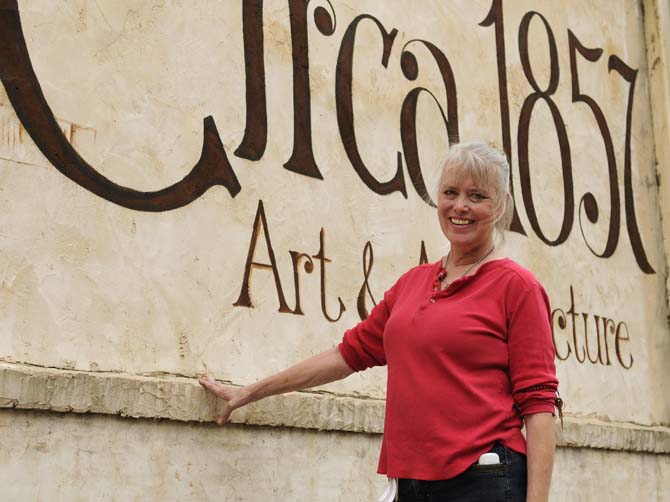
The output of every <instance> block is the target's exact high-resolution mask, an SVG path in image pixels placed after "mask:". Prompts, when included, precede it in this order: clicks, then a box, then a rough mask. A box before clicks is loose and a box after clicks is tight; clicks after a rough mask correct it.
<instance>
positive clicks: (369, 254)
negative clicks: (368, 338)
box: [356, 241, 377, 321]
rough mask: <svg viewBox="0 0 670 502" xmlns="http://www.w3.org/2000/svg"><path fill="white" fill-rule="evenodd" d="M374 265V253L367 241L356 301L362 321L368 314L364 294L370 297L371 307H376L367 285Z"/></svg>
mask: <svg viewBox="0 0 670 502" xmlns="http://www.w3.org/2000/svg"><path fill="white" fill-rule="evenodd" d="M374 264H375V253H374V251H373V250H372V243H371V242H370V241H367V242H366V243H365V247H364V248H363V284H362V285H361V289H360V290H359V291H358V298H357V299H356V310H358V317H360V318H361V320H362V321H363V320H365V319H367V317H368V314H369V311H368V307H367V304H366V301H365V296H366V293H367V296H369V297H370V300H372V304H373V306H376V305H377V302H376V301H375V298H374V296H372V291H370V284H369V283H368V280H369V279H370V274H371V273H372V267H373V266H374Z"/></svg>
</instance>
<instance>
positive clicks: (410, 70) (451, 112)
mask: <svg viewBox="0 0 670 502" xmlns="http://www.w3.org/2000/svg"><path fill="white" fill-rule="evenodd" d="M412 42H419V43H421V44H423V45H424V46H425V47H426V48H427V49H428V51H429V52H430V54H431V56H433V59H434V60H435V63H436V64H437V67H438V69H439V70H440V76H441V77H442V82H443V84H444V89H445V94H446V100H447V113H446V115H445V113H444V109H443V108H442V105H441V104H440V101H439V100H438V99H437V97H436V96H435V95H434V94H433V93H432V92H431V91H429V90H428V89H426V88H425V87H416V88H414V89H412V90H411V91H410V92H409V93H408V94H407V96H406V97H405V100H404V101H403V104H402V109H401V113H400V137H401V141H402V148H403V152H404V153H405V160H406V162H407V172H408V173H409V177H410V180H411V181H412V185H413V186H414V189H415V190H416V192H417V193H418V194H419V196H420V197H421V198H422V199H423V201H424V202H425V203H426V204H428V205H429V206H433V207H437V205H436V204H435V202H434V201H433V199H431V197H430V193H429V192H428V190H427V189H426V183H425V181H424V179H423V173H422V171H421V162H420V160H419V146H418V144H417V136H416V117H417V107H418V101H419V96H420V95H421V93H422V92H425V93H427V94H428V95H430V96H431V97H432V98H433V101H434V102H435V104H436V105H437V108H438V109H439V110H440V115H441V116H442V121H443V122H444V125H445V128H446V130H447V144H448V145H449V146H451V145H452V144H454V143H458V141H459V133H458V99H457V95H456V80H455V78H454V72H453V70H452V68H451V64H450V63H449V60H448V59H447V56H446V55H445V54H444V53H443V52H442V51H441V50H440V49H438V48H437V46H435V45H434V44H432V43H430V42H428V41H426V40H419V39H417V40H410V41H409V42H407V43H406V44H405V46H404V47H403V50H402V53H401V56H400V67H401V69H402V72H403V75H405V78H407V79H408V80H416V78H417V77H418V75H419V66H418V63H417V61H416V57H415V56H414V54H413V53H411V52H410V51H409V49H407V48H406V47H407V46H408V45H409V44H410V43H412ZM445 146H446V145H445ZM445 150H446V148H445Z"/></svg>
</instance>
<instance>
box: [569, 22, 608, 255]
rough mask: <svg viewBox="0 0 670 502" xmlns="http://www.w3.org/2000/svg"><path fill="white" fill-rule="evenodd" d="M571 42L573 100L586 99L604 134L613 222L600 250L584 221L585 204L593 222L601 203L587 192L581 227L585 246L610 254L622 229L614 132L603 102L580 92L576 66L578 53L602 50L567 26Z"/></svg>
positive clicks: (594, 54)
mask: <svg viewBox="0 0 670 502" xmlns="http://www.w3.org/2000/svg"><path fill="white" fill-rule="evenodd" d="M568 45H569V48H570V72H571V75H572V102H573V103H578V102H581V103H585V104H586V105H587V106H588V107H589V108H590V109H591V112H592V113H593V116H594V118H595V119H596V123H597V124H598V129H599V130H600V135H601V136H602V138H603V142H604V143H605V154H606V155H607V171H608V173H609V192H610V222H609V231H608V234H607V243H606V244H605V249H604V250H603V251H602V252H600V253H599V252H597V251H595V250H594V249H593V247H592V246H591V244H590V243H589V241H588V239H587V238H586V235H585V234H584V227H583V225H582V211H581V208H582V206H584V208H585V210H586V216H587V218H588V219H589V220H590V221H591V223H596V222H597V221H598V204H597V202H596V199H595V196H594V195H593V194H592V193H591V192H588V193H586V194H585V195H584V197H582V199H581V201H580V203H579V228H580V230H581V232H582V237H583V238H584V242H585V243H586V246H587V247H588V248H589V250H590V251H591V252H592V253H593V254H594V255H596V256H599V257H601V258H609V257H610V256H612V254H614V251H615V250H616V248H617V244H618V242H619V229H620V226H621V199H620V197H619V177H618V175H617V168H616V158H615V156H614V143H613V142H612V134H611V133H610V130H609V127H608V126H607V120H606V119H605V114H604V113H603V111H602V110H601V108H600V106H598V103H597V102H596V100H595V99H593V98H592V97H591V96H589V95H587V94H582V93H581V92H580V88H579V73H578V70H577V53H579V54H580V55H581V56H582V57H583V58H584V59H586V60H587V61H590V62H591V63H595V62H596V61H598V60H599V59H600V56H601V55H602V53H603V50H602V49H600V48H596V49H589V48H587V47H585V46H584V45H582V43H581V42H580V41H579V39H578V38H577V36H576V35H575V34H574V33H573V32H572V31H571V30H568Z"/></svg>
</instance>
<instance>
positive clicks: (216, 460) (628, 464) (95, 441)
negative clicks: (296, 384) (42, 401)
mask: <svg viewBox="0 0 670 502" xmlns="http://www.w3.org/2000/svg"><path fill="white" fill-rule="evenodd" d="M0 433H1V435H0V461H1V462H2V465H3V469H2V470H0V483H2V486H3V497H4V500H22V501H26V500H31V501H45V502H52V501H56V502H57V501H71V502H85V501H90V500H96V501H117V500H118V501H120V500H123V501H143V500H164V501H194V502H200V501H214V500H218V501H225V502H255V501H261V500H305V501H306V500H319V501H322V500H323V501H333V502H335V501H340V502H359V501H360V502H368V501H372V500H375V499H376V497H377V496H379V495H381V493H382V491H383V490H384V486H385V481H384V480H383V479H382V478H381V477H380V476H376V475H375V474H374V470H375V468H376V462H377V449H378V448H379V445H380V439H381V436H379V435H376V434H360V433H344V432H338V433H330V434H324V433H319V432H316V431H307V430H298V429H293V428H288V429H287V428H272V427H241V426H236V425H229V426H226V427H225V428H223V429H221V428H219V427H217V426H213V425H195V424H184V423H177V422H159V423H156V422H153V421H150V420H135V419H121V418H116V417H109V416H104V415H77V414H71V413H67V414H57V415H49V414H45V413H39V412H34V411H16V412H13V413H7V412H0ZM28 473H29V476H30V479H31V482H29V483H28V482H25V483H16V482H15V480H16V479H25V478H26V477H27V476H28ZM668 476H670V455H667V454H665V455H651V454H642V453H625V452H613V451H608V450H596V449H575V448H559V449H558V450H557V457H556V469H555V471H554V483H553V488H552V495H551V500H552V502H581V501H596V500H603V492H607V494H608V495H607V500H608V501H610V502H630V501H644V502H667V501H669V500H670V494H669V493H668V492H667V490H665V489H664V488H665V485H666V483H667V479H668Z"/></svg>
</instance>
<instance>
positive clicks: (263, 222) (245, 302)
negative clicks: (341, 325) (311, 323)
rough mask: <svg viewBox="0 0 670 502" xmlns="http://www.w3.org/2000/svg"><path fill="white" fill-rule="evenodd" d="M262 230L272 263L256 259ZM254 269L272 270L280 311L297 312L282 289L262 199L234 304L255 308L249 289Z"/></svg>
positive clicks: (259, 203)
mask: <svg viewBox="0 0 670 502" xmlns="http://www.w3.org/2000/svg"><path fill="white" fill-rule="evenodd" d="M261 230H263V237H264V238H265V245H266V246H267V250H268V256H269V258H270V263H261V262H258V261H254V252H255V251H256V245H257V244H258V237H259V235H260V231H261ZM254 269H261V270H271V271H272V277H273V278H274V281H275V287H276V289H277V300H278V301H279V312H281V313H284V314H296V312H295V311H293V310H291V309H290V308H289V306H288V304H287V303H286V297H285V296H284V290H283V289H282V285H281V279H280V278H279V269H278V267H277V259H276V258H275V252H274V249H273V248H272V242H271V241H270V230H269V229H268V220H267V218H266V217H265V208H264V207H263V201H262V200H259V201H258V209H257V210H256V217H255V218H254V226H253V230H252V231H251V240H250V241H249V252H248V253H247V260H246V262H245V264H244V277H243V279H242V287H241V288H240V295H239V296H238V298H237V301H236V302H235V303H233V306H235V307H249V308H254V304H253V303H252V301H251V295H250V289H249V283H250V281H251V273H252V272H253V270H254ZM298 300H299V298H298ZM300 313H301V312H300Z"/></svg>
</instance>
